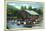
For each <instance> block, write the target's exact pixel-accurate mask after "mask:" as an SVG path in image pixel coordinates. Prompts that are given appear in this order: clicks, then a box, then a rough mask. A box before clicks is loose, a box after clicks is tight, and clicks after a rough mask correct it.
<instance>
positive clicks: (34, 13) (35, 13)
mask: <svg viewBox="0 0 46 31" xmlns="http://www.w3.org/2000/svg"><path fill="white" fill-rule="evenodd" d="M25 11H26V12H28V13H29V14H31V15H39V14H38V13H37V12H35V11H33V10H31V11H30V10H25Z"/></svg>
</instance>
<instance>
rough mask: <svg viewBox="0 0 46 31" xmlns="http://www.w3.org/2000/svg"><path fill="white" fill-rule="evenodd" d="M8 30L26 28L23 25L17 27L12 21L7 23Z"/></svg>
mask: <svg viewBox="0 0 46 31" xmlns="http://www.w3.org/2000/svg"><path fill="white" fill-rule="evenodd" d="M7 25H8V27H9V29H15V28H27V27H24V25H17V24H16V23H15V22H14V20H12V21H8V23H7ZM30 28H31V27H30Z"/></svg>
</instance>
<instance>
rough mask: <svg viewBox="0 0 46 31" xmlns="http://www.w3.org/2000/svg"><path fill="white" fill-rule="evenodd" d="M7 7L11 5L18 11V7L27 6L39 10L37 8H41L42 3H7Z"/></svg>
mask: <svg viewBox="0 0 46 31" xmlns="http://www.w3.org/2000/svg"><path fill="white" fill-rule="evenodd" d="M8 5H12V6H14V7H16V8H18V9H20V6H26V7H27V8H28V6H32V8H39V7H43V5H44V4H43V3H41V2H8Z"/></svg>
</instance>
